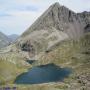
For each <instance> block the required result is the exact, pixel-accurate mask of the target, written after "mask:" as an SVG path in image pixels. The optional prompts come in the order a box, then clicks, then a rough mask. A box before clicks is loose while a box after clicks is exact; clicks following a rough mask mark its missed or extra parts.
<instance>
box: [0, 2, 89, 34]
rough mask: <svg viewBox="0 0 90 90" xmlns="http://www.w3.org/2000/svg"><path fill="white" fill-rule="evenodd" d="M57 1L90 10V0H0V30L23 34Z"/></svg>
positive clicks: (77, 10) (76, 9) (73, 8)
mask: <svg viewBox="0 0 90 90" xmlns="http://www.w3.org/2000/svg"><path fill="white" fill-rule="evenodd" d="M55 2H59V3H60V4H61V5H64V6H66V7H68V8H69V9H71V10H73V11H75V12H83V11H90V0H0V31H2V32H3V33H5V34H8V35H10V34H22V33H23V32H24V31H25V30H26V29H27V28H28V27H29V26H30V25H31V24H32V23H33V22H34V21H35V20H36V19H37V18H38V17H39V16H40V15H41V14H42V13H43V12H44V11H45V10H46V9H47V8H48V7H49V6H50V5H51V4H53V3H55Z"/></svg>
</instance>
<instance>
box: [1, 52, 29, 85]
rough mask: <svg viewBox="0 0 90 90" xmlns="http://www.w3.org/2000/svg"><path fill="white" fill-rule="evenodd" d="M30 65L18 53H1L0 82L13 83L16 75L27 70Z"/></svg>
mask: <svg viewBox="0 0 90 90" xmlns="http://www.w3.org/2000/svg"><path fill="white" fill-rule="evenodd" d="M30 67H31V66H30V65H28V64H27V63H26V62H25V61H24V58H23V57H22V56H21V55H19V54H18V53H15V52H13V53H12V52H8V53H6V54H5V53H4V54H0V84H1V85H2V84H10V83H13V81H14V80H15V78H16V76H18V75H19V74H21V73H23V72H25V71H27V69H28V68H30Z"/></svg>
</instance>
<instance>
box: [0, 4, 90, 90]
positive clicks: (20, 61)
mask: <svg viewBox="0 0 90 90" xmlns="http://www.w3.org/2000/svg"><path fill="white" fill-rule="evenodd" d="M6 50H7V52H8V53H7V52H5V51H6ZM2 52H5V53H2ZM2 52H1V54H0V58H1V59H2V62H1V63H4V65H5V62H4V61H7V62H8V63H12V64H13V65H10V66H11V67H12V66H13V67H14V70H13V71H14V72H13V71H12V70H11V69H10V68H11V67H9V65H7V69H8V70H11V74H10V73H9V74H10V76H11V77H10V79H9V80H11V81H14V79H15V78H16V76H17V75H18V74H20V73H22V72H25V71H26V70H27V69H28V68H31V67H34V66H38V65H46V64H49V63H54V64H55V65H58V66H60V67H68V68H71V69H72V70H73V72H72V74H71V75H70V76H69V77H68V78H67V79H65V80H64V81H63V82H53V83H46V84H39V85H29V86H25V85H21V86H19V85H17V88H18V90H32V89H34V90H89V89H90V84H89V83H90V12H82V13H75V12H73V11H71V10H69V9H68V8H66V7H65V6H60V5H59V3H55V4H53V5H51V6H50V7H49V8H48V10H46V11H45V13H44V14H43V15H41V16H40V17H39V18H38V19H37V20H36V22H35V23H33V24H32V25H31V26H30V27H29V28H28V29H27V30H26V31H25V32H24V33H23V34H22V35H21V36H20V37H19V38H18V39H17V41H16V42H15V43H14V44H12V45H11V46H9V47H7V48H5V49H3V51H2ZM30 59H35V60H36V61H35V62H34V63H33V64H32V65H31V64H28V63H27V62H26V60H30ZM7 62H6V63H7ZM1 67H2V68H0V70H1V71H3V72H2V73H5V72H6V71H7V70H6V69H4V70H3V65H2V66H1ZM15 70H16V71H15ZM15 72H16V73H15ZM7 74H8V73H7V72H6V75H7ZM4 78H5V77H4V76H3V74H0V80H1V81H3V79H4ZM6 79H7V78H6ZM6 81H7V80H6ZM8 82H9V81H8ZM9 83H10V84H12V82H9ZM4 84H5V80H4Z"/></svg>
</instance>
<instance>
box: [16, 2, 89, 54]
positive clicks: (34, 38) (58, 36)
mask: <svg viewBox="0 0 90 90" xmlns="http://www.w3.org/2000/svg"><path fill="white" fill-rule="evenodd" d="M86 16H87V15H86ZM86 21H87V19H86V17H83V13H82V14H81V13H80V14H77V13H75V12H73V11H71V10H69V9H68V8H66V7H64V6H60V5H59V3H55V4H53V5H51V6H50V7H49V8H48V10H46V11H45V13H44V14H42V15H41V16H40V17H39V18H38V19H37V20H36V22H35V23H33V24H32V25H31V26H30V28H28V29H27V30H26V31H25V32H24V33H23V34H22V35H21V37H20V38H19V39H18V40H17V45H18V47H19V48H20V49H21V50H23V51H29V52H31V54H37V53H38V54H39V53H40V52H43V51H50V50H51V49H52V48H54V47H55V46H56V45H57V44H59V43H60V42H61V41H63V40H68V39H69V40H70V39H74V40H77V39H78V38H80V37H81V36H83V34H84V33H86V32H89V30H88V29H87V27H88V26H87V25H88V24H87V23H86Z"/></svg>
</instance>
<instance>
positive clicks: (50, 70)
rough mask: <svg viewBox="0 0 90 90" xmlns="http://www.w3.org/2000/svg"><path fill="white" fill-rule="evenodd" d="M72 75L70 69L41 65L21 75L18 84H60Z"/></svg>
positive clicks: (53, 65) (17, 79)
mask: <svg viewBox="0 0 90 90" xmlns="http://www.w3.org/2000/svg"><path fill="white" fill-rule="evenodd" d="M70 73H72V71H71V69H69V68H60V67H59V66H56V65H55V64H47V65H41V66H37V67H33V68H32V69H30V70H28V72H26V73H23V74H21V75H19V76H18V77H17V78H16V80H15V83H16V84H40V83H48V82H59V81H63V80H64V78H67V77H68V76H69V75H70Z"/></svg>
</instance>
